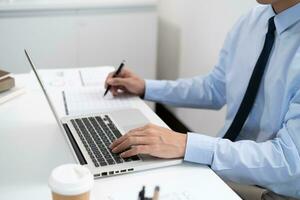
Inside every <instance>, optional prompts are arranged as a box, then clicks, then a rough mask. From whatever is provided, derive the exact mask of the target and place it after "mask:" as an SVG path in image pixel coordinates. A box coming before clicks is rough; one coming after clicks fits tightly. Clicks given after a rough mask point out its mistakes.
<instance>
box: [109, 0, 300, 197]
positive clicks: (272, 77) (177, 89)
mask: <svg viewBox="0 0 300 200" xmlns="http://www.w3.org/2000/svg"><path fill="white" fill-rule="evenodd" d="M258 2H259V3H261V4H269V5H261V6H258V7H256V8H254V9H253V10H252V11H251V12H250V13H248V14H247V15H246V16H243V17H242V18H241V19H240V20H239V21H238V22H237V23H236V25H235V26H234V27H233V29H232V30H231V31H230V32H229V34H228V36H227V38H226V40H225V43H224V46H223V48H222V50H221V52H220V58H219V61H218V63H217V65H216V66H215V68H214V69H213V70H212V72H211V73H210V74H208V75H207V76H204V77H202V76H197V77H194V78H190V79H179V80H177V81H156V80H143V79H141V78H139V77H138V76H136V75H135V74H134V73H132V72H131V71H129V70H127V69H124V70H123V71H122V72H121V74H120V76H119V77H117V78H113V77H112V75H111V74H110V75H109V76H108V78H107V80H106V84H107V85H111V86H112V88H111V92H112V94H113V95H115V96H116V95H119V94H121V93H123V92H127V93H130V94H134V95H139V96H144V98H145V99H146V100H151V101H156V102H161V103H165V104H172V105H175V106H184V107H194V108H210V109H220V108H222V107H223V106H224V105H225V104H226V105H227V115H226V122H225V125H224V127H223V129H222V130H221V131H220V133H219V137H218V138H214V137H209V136H206V135H201V134H196V133H187V134H180V133H176V132H174V131H172V130H168V129H165V128H162V127H158V126H155V125H147V126H145V127H141V128H138V129H134V130H132V131H130V132H128V133H127V134H126V135H124V136H122V137H121V138H119V139H117V140H116V141H115V142H113V143H112V144H111V149H112V151H113V152H116V153H121V156H123V157H128V156H133V155H136V154H149V155H152V156H156V157H161V158H181V157H183V158H184V160H186V161H190V162H196V163H200V164H206V165H210V166H211V168H212V169H213V170H214V171H215V172H216V173H217V174H218V175H220V176H221V177H223V178H224V179H226V180H228V181H232V182H235V183H242V184H247V185H257V186H260V187H263V188H266V189H267V192H266V193H264V194H263V195H262V197H261V198H262V199H288V198H290V199H292V198H300V0H258ZM199 123H201V122H199ZM170 133H172V134H170Z"/></svg>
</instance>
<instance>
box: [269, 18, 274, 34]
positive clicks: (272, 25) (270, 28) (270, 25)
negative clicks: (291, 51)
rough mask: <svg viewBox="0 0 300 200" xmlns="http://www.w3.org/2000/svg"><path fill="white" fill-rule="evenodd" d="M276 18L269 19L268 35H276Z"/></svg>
mask: <svg viewBox="0 0 300 200" xmlns="http://www.w3.org/2000/svg"><path fill="white" fill-rule="evenodd" d="M274 17H275V16H274ZM274 17H271V18H270V19H269V25H268V33H274V31H275V30H276V26H275V22H274Z"/></svg>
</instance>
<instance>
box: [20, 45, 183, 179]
mask: <svg viewBox="0 0 300 200" xmlns="http://www.w3.org/2000/svg"><path fill="white" fill-rule="evenodd" d="M25 54H26V57H27V59H28V61H29V63H30V65H31V68H32V70H33V72H34V74H35V76H36V78H37V80H38V82H39V84H40V86H41V88H42V90H43V93H44V94H45V97H46V99H47V101H48V103H49V106H50V108H51V110H52V112H53V114H54V116H55V119H56V121H57V123H58V125H59V127H60V128H61V130H62V132H63V133H64V134H65V135H66V138H67V140H68V143H69V145H70V147H71V149H72V151H73V153H74V156H75V157H76V160H77V161H78V163H80V164H81V165H85V166H87V167H88V168H89V169H90V170H91V172H92V173H93V175H94V177H95V178H99V177H106V176H113V175H119V174H124V173H130V172H135V171H140V170H146V169H151V168H158V167H164V166H170V165H176V164H180V163H181V162H182V159H158V158H154V157H151V156H147V155H138V156H133V157H130V158H126V159H123V158H121V157H120V156H119V154H115V153H112V152H111V150H110V149H109V148H108V146H109V145H110V144H111V143H112V142H113V141H114V140H115V139H117V138H119V137H121V136H122V135H123V134H125V133H126V132H127V131H129V130H130V129H133V128H137V127H141V126H143V125H145V124H147V123H149V120H148V119H147V118H146V117H145V116H144V115H143V114H142V113H141V112H140V111H139V110H138V109H126V110H125V109H124V110H115V111H109V112H107V111H105V112H103V113H97V114H87V115H80V116H67V117H63V118H59V117H58V114H57V112H56V110H55V108H54V106H53V103H52V101H51V98H50V96H49V95H48V93H47V90H46V88H45V87H44V85H43V82H42V80H41V78H40V76H39V74H38V72H37V70H36V68H35V66H34V64H33V62H32V60H31V58H30V56H29V54H28V53H27V51H26V50H25Z"/></svg>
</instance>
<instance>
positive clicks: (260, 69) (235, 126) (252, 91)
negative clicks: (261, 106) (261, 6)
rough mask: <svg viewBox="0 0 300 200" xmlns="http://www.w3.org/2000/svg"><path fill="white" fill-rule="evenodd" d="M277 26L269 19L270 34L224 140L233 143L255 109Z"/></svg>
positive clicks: (267, 35)
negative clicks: (254, 105)
mask: <svg viewBox="0 0 300 200" xmlns="http://www.w3.org/2000/svg"><path fill="white" fill-rule="evenodd" d="M275 29H276V27H275V24H274V17H272V18H270V19H269V26H268V32H267V34H266V39H265V43H264V47H263V49H262V52H261V53H260V56H259V58H258V60H257V63H256V65H255V67H254V69H253V72H252V75H251V78H250V81H249V83H248V87H247V90H246V93H245V95H244V98H243V100H242V103H241V105H240V107H239V109H238V111H237V114H236V115H235V117H234V119H233V121H232V123H231V125H230V127H229V128H228V130H227V132H226V133H225V136H224V138H225V139H229V140H231V141H235V139H236V137H237V136H238V134H239V133H240V131H241V129H242V128H243V126H244V123H245V121H246V119H247V117H248V115H249V113H250V111H251V109H252V107H253V104H254V101H255V98H256V96H257V93H258V89H259V85H260V82H261V80H262V77H263V74H264V71H265V68H266V65H267V62H268V60H269V56H270V53H271V50H272V47H273V44H274V40H275Z"/></svg>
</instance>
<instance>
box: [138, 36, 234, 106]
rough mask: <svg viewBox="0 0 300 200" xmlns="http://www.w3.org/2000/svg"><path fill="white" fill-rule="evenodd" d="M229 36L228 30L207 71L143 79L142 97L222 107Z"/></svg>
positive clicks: (179, 103)
mask: <svg viewBox="0 0 300 200" xmlns="http://www.w3.org/2000/svg"><path fill="white" fill-rule="evenodd" d="M231 38H232V37H231V34H228V36H227V38H226V40H225V43H224V45H223V48H222V49H221V51H220V55H219V60H218V63H217V65H216V66H215V67H214V69H213V70H212V71H211V72H210V73H209V74H208V75H206V76H196V77H193V78H188V79H178V80H176V81H167V80H145V83H146V88H145V96H144V99H146V100H150V101H155V102H160V103H164V104H170V105H175V106H181V107H194V108H209V109H219V108H221V107H222V106H223V105H224V104H225V103H226V77H225V69H226V65H227V64H228V59H229V58H228V52H229V50H230V49H231V45H232V44H231V41H232V40H231Z"/></svg>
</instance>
